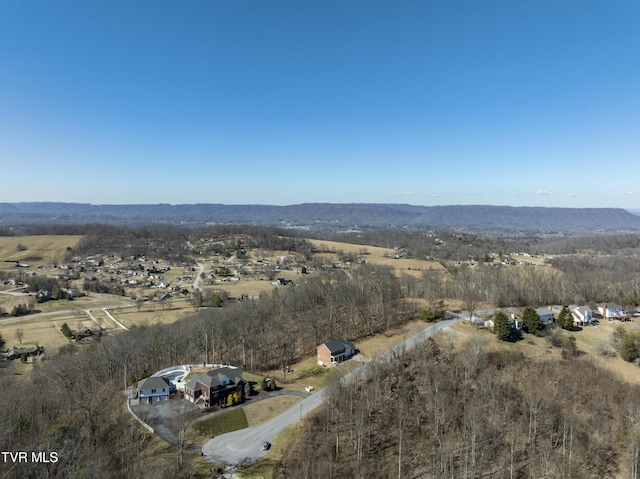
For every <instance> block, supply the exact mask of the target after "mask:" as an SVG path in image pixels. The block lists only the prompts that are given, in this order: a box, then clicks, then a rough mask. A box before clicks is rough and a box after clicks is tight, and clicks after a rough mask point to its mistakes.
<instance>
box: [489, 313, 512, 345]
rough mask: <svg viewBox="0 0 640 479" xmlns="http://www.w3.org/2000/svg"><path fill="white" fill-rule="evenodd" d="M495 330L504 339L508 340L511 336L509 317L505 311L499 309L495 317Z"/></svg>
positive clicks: (499, 337)
mask: <svg viewBox="0 0 640 479" xmlns="http://www.w3.org/2000/svg"><path fill="white" fill-rule="evenodd" d="M493 332H494V333H495V334H496V336H497V337H498V339H500V340H502V341H506V340H507V339H509V337H510V336H511V327H510V326H509V317H508V316H507V314H506V313H505V312H503V311H498V312H497V313H496V314H495V316H494V317H493Z"/></svg>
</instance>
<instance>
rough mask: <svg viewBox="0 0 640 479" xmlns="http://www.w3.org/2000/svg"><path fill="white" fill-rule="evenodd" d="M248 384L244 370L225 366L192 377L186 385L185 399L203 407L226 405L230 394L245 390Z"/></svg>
mask: <svg viewBox="0 0 640 479" xmlns="http://www.w3.org/2000/svg"><path fill="white" fill-rule="evenodd" d="M246 383H247V382H246V381H245V380H244V379H242V369H240V368H236V367H232V366H224V367H221V368H218V369H213V370H211V371H207V372H206V373H204V374H198V375H197V376H194V377H192V378H191V379H190V380H189V381H187V383H186V384H185V385H184V398H185V399H186V400H188V401H191V402H192V403H194V404H198V405H202V406H203V407H210V406H213V405H214V404H219V403H221V402H222V403H223V404H224V402H223V401H225V400H226V398H227V396H229V394H232V393H234V392H236V391H238V390H242V389H244V386H245V385H246Z"/></svg>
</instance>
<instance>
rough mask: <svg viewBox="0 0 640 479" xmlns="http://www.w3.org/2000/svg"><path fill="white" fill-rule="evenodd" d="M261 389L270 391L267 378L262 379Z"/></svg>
mask: <svg viewBox="0 0 640 479" xmlns="http://www.w3.org/2000/svg"><path fill="white" fill-rule="evenodd" d="M260 389H262V390H263V391H268V390H269V383H268V382H267V379H266V378H262V379H261V380H260Z"/></svg>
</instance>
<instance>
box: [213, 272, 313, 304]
mask: <svg viewBox="0 0 640 479" xmlns="http://www.w3.org/2000/svg"><path fill="white" fill-rule="evenodd" d="M280 273H282V272H279V273H278V275H277V277H278V278H285V279H291V280H293V282H294V283H295V282H296V280H298V281H299V280H300V277H301V275H300V274H296V273H293V272H292V271H287V272H286V273H282V274H280ZM274 281H275V279H274ZM276 287H277V286H274V285H273V284H272V282H271V281H269V280H267V279H244V278H242V279H240V281H229V282H221V283H215V284H214V285H210V286H203V288H202V289H212V290H216V289H218V290H219V289H222V290H224V291H226V292H227V293H228V294H229V296H231V297H232V298H239V297H240V296H242V295H244V296H249V297H250V298H253V297H258V296H260V293H262V292H264V291H267V292H268V291H272V290H273V289H274V288H276Z"/></svg>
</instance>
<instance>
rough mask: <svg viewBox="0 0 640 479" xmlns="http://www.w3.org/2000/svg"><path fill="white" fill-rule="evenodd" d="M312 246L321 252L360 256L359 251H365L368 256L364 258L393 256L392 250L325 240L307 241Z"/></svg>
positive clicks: (393, 251)
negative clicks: (338, 252) (342, 252)
mask: <svg viewBox="0 0 640 479" xmlns="http://www.w3.org/2000/svg"><path fill="white" fill-rule="evenodd" d="M308 241H309V243H311V244H312V245H313V246H315V247H316V248H318V249H319V250H322V251H330V252H334V251H344V252H345V253H354V254H360V252H361V251H367V253H368V254H366V255H363V256H364V257H365V258H368V257H373V258H375V257H383V256H385V255H387V256H391V257H393V256H395V254H396V253H395V250H394V249H393V248H381V247H379V246H366V245H359V244H351V243H340V242H338V241H325V240H314V239H310V240H308Z"/></svg>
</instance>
